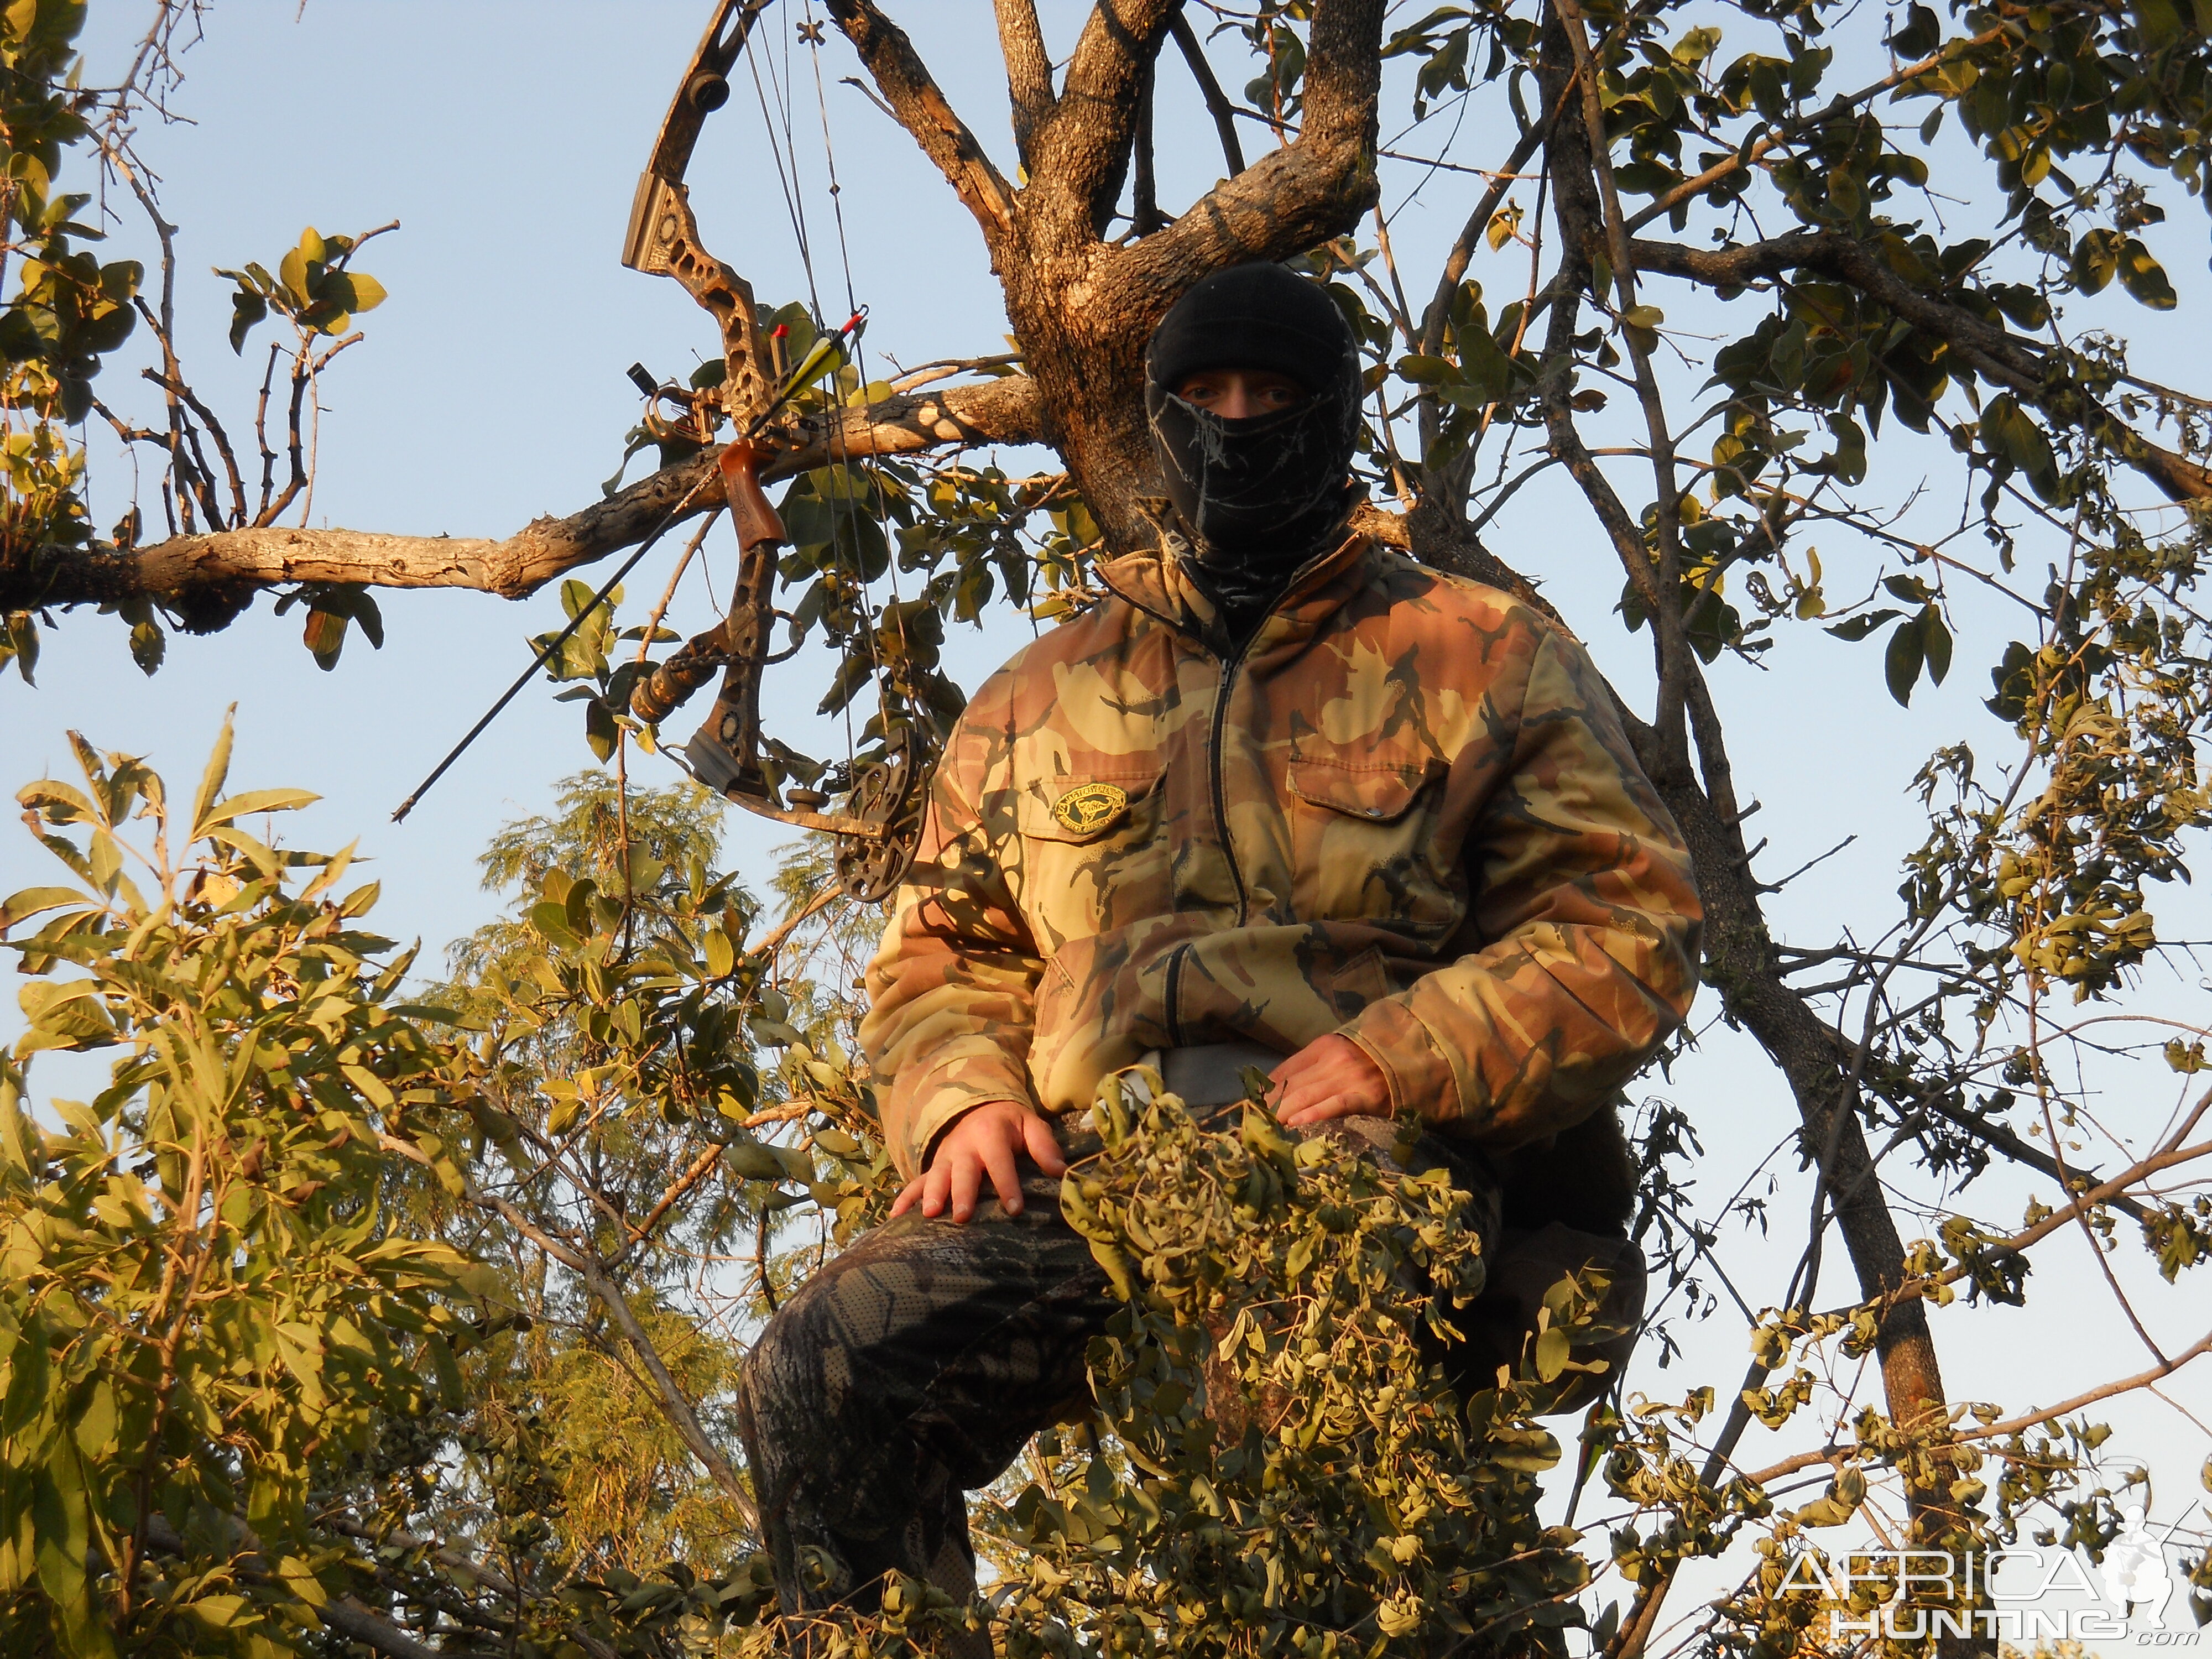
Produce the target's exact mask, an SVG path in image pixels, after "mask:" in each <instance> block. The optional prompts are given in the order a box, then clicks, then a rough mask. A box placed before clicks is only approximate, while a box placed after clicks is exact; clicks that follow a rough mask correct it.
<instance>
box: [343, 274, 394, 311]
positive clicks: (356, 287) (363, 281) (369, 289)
mask: <svg viewBox="0 0 2212 1659" xmlns="http://www.w3.org/2000/svg"><path fill="white" fill-rule="evenodd" d="M345 279H346V287H347V289H349V297H350V300H351V303H350V304H349V306H348V307H347V309H348V310H349V311H354V312H362V311H374V310H375V309H376V308H377V307H379V306H380V305H382V304H383V303H384V301H385V298H386V295H385V292H384V284H383V283H380V282H378V281H377V280H376V278H375V277H374V276H368V275H367V274H366V273H364V272H362V271H358V270H349V271H347V272H346V273H345Z"/></svg>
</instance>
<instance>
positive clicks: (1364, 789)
mask: <svg viewBox="0 0 2212 1659" xmlns="http://www.w3.org/2000/svg"><path fill="white" fill-rule="evenodd" d="M1098 574H1099V575H1100V576H1101V578H1102V579H1103V580H1104V581H1105V583H1106V584H1107V586H1109V588H1110V590H1111V592H1112V595H1113V597H1111V598H1110V599H1108V600H1107V601H1106V602H1105V603H1104V604H1103V605H1100V606H1099V607H1097V609H1095V610H1092V611H1089V612H1087V613H1086V614H1085V615H1083V616H1081V617H1078V618H1077V619H1075V620H1074V621H1072V622H1070V623H1066V624H1064V625H1063V626H1061V627H1060V628H1057V629H1054V631H1052V632H1051V633H1049V634H1048V635H1044V636H1043V637H1042V638H1041V639H1039V640H1038V641H1036V643H1035V644H1034V645H1032V646H1030V647H1028V648H1027V649H1026V650H1024V651H1023V652H1022V653H1019V654H1018V656H1016V657H1015V658H1014V659H1013V660H1012V662H1010V663H1008V664H1007V665H1006V666H1005V667H1004V668H1002V669H1001V670H1000V671H999V672H998V673H997V674H995V675H994V676H993V677H992V678H991V679H990V680H988V681H987V683H986V684H984V685H983V687H982V688H981V690H979V691H978V692H977V693H976V695H975V700H974V701H973V702H970V703H969V705H968V708H967V711H966V713H965V714H963V716H962V717H961V719H960V720H959V722H958V724H957V726H956V728H955V730H954V732H953V733H952V736H951V742H950V744H949V746H948V748H947V750H946V752H945V758H944V761H943V763H942V764H941V765H940V766H939V769H938V773H937V776H936V781H935V783H934V785H933V793H932V797H931V801H930V810H929V821H928V823H927V829H926V830H925V833H924V838H923V842H922V846H921V852H920V854H919V855H918V856H917V858H916V860H915V865H914V868H913V870H912V872H910V874H909V876H908V884H907V885H906V886H905V887H904V888H903V889H902V890H901V891H900V893H899V895H898V897H897V901H896V909H895V911H894V914H893V915H892V917H891V921H890V927H889V928H888V930H887V931H886V932H885V933H884V941H883V945H882V948H881V950H880V951H878V953H877V955H876V957H875V960H874V961H873V963H872V964H871V965H870V967H869V969H868V979H867V985H868V990H869V993H870V995H871V998H872V1010H871V1012H869V1014H868V1016H867V1018H866V1020H865V1021H864V1022H863V1024H862V1025H861V1028H860V1040H861V1043H862V1046H863V1047H864V1048H865V1049H866V1052H867V1054H868V1057H869V1060H870V1061H871V1063H872V1066H873V1067H874V1069H875V1071H876V1073H877V1075H878V1080H879V1083H880V1085H882V1086H883V1095H882V1099H883V1116H884V1132H885V1134H886V1136H887V1138H888V1139H889V1142H890V1148H891V1152H892V1156H893V1158H895V1159H896V1162H897V1164H898V1166H899V1168H900V1170H902V1172H904V1173H906V1174H908V1175H909V1176H911V1175H912V1174H913V1173H914V1172H915V1170H917V1169H918V1168H919V1167H920V1166H921V1164H922V1162H923V1160H924V1159H925V1158H926V1157H927V1152H928V1148H929V1146H930V1145H931V1143H932V1142H933V1140H934V1139H935V1138H936V1137H937V1136H938V1135H939V1133H942V1131H943V1130H944V1129H945V1127H946V1126H947V1125H948V1124H950V1123H951V1121H953V1119H955V1118H957V1116H959V1115H960V1114H961V1113H962V1112H963V1111H964V1110H966V1109H968V1108H969V1107H971V1106H975V1105H978V1104H980V1103H982V1102H984V1101H987V1100H998V1099H1015V1100H1023V1101H1029V1102H1031V1103H1035V1104H1036V1106H1037V1107H1039V1108H1040V1109H1042V1110H1043V1111H1044V1112H1046V1113H1048V1114H1060V1113H1066V1112H1070V1111H1082V1110H1085V1109H1088V1107H1089V1106H1090V1103H1091V1098H1092V1097H1093V1094H1094V1092H1095V1091H1096V1089H1097V1085H1098V1083H1099V1081H1100V1079H1103V1078H1104V1077H1105V1076H1107V1075H1108V1074H1109V1073H1112V1072H1115V1071H1116V1070H1118V1069H1120V1068H1121V1067H1123V1066H1130V1065H1133V1064H1135V1063H1137V1062H1138V1061H1139V1059H1140V1058H1141V1057H1142V1056H1143V1055H1144V1054H1145V1053H1146V1051H1147V1050H1149V1049H1153V1048H1169V1047H1180V1046H1182V1045H1184V1044H1189V1043H1202V1042H1228V1041H1233V1040H1246V1041H1251V1042H1261V1043H1265V1044H1267V1045H1270V1046H1272V1047H1274V1048H1279V1049H1281V1050H1282V1051H1283V1052H1284V1053H1285V1054H1289V1053H1291V1052H1292V1051H1294V1050H1296V1049H1297V1048H1301V1047H1303V1046H1304V1044H1306V1043H1308V1042H1312V1041H1313V1040H1314V1039H1315V1038H1316V1037H1319V1036H1324V1035H1326V1034H1327V1033H1328V1032H1331V1031H1335V1032H1340V1033H1342V1034H1343V1035H1344V1036H1347V1037H1349V1038H1351V1039H1352V1042H1356V1043H1357V1044H1358V1045H1359V1047H1360V1048H1362V1049H1364V1050H1365V1052H1366V1053H1367V1054H1369V1055H1370V1057H1371V1058H1372V1059H1373V1060H1374V1061H1375V1063H1376V1065H1377V1066H1379V1067H1381V1069H1382V1072H1383V1075H1384V1076H1385V1077H1386V1078H1387V1079H1389V1085H1390V1096H1391V1103H1392V1106H1393V1108H1394V1109H1396V1110H1401V1111H1402V1110H1405V1109H1413V1110H1415V1111H1417V1112H1418V1113H1419V1115H1421V1116H1422V1117H1423V1118H1425V1119H1426V1120H1428V1121H1431V1122H1432V1123H1435V1124H1437V1126H1439V1127H1442V1128H1444V1129H1445V1130H1447V1131H1453V1130H1456V1131H1458V1132H1460V1133H1465V1134H1467V1135H1468V1136H1470V1137H1472V1138H1473V1139H1475V1140H1477V1141H1479V1142H1480V1143H1482V1144H1485V1145H1487V1146H1497V1147H1507V1146H1516V1145H1519V1144H1522V1143H1523V1142H1526V1141H1528V1140H1532V1139H1539V1138H1541V1137H1543V1136H1545V1135H1548V1134H1551V1133H1555V1132H1557V1131H1558V1130H1559V1129H1561V1128H1564V1127H1567V1126H1568V1125H1570V1124H1572V1123H1574V1122H1576V1121H1579V1120H1580V1119H1581V1118H1582V1117H1583V1116H1584V1115H1587V1114H1588V1113H1589V1112H1590V1111H1591V1110H1592V1109H1594V1108H1595V1106H1596V1105H1597V1104H1598V1103H1600V1102H1601V1101H1602V1100H1603V1099H1605V1098H1606V1097H1607V1096H1608V1095H1609V1094H1610V1093H1611V1091H1613V1090H1614V1089H1615V1088H1617V1087H1618V1086H1619V1085H1620V1084H1621V1083H1622V1082H1623V1081H1624V1080H1626V1079H1627V1078H1628V1077H1629V1076H1630V1075H1631V1074H1632V1073H1633V1072H1634V1071H1635V1070H1636V1068H1637V1067H1638V1066H1639V1065H1641V1064H1642V1063H1643V1061H1644V1060H1645V1059H1647V1058H1648V1057H1649V1056H1650V1054H1651V1053H1652V1051H1653V1050H1654V1048H1656V1046H1657V1045H1658V1043H1659V1042H1660V1041H1661V1040H1662V1038H1663V1037H1664V1036H1666V1034H1667V1033H1668V1031H1669V1030H1672V1029H1673V1028H1674V1026H1675V1025H1676V1024H1678V1023H1679V1022H1680V1020H1681V1018H1683V1016H1684V1014H1685V1013H1686V1011H1687V1009H1688V1006H1689V1002H1690V998H1691V995H1692V992H1693V991H1694V989H1695V987H1696V983H1697V963H1698V931H1699V918H1700V912H1699V904H1698V896H1697V892H1696V890H1695V888H1694V887H1693V885H1692V880H1691V875H1690V866H1689V860H1688V857H1687V855H1686V853H1685V851H1684V848H1683V845H1682V842H1681V837H1680V834H1679V832H1678V831H1677V830H1676V829H1675V827H1674V822H1673V820H1672V819H1671V818H1670V817H1668V812H1667V810H1666V808H1665V807H1664V806H1663V805H1662V804H1661V803H1660V801H1659V799H1658V797H1657V796H1656V793H1654V792H1653V790H1652V788H1651V786H1650V782H1649V781H1647V780H1646V779H1645V778H1644V775H1643V773H1642V771H1641V770H1640V769H1638V765H1637V763H1636V761H1635V758H1634V757H1633V756H1632V753H1631V751H1630V749H1629V746H1628V742H1627V739H1626V737H1625V735H1624V734H1623V732H1622V731H1621V728H1620V724H1619V722H1618V721H1617V720H1616V719H1615V717H1614V714H1613V708H1612V706H1611V704H1610V702H1609V701H1608V699H1607V692H1606V689H1605V687H1604V685H1603V684H1602V683H1601V680H1600V679H1599V678H1598V674H1597V671H1596V669H1595V666H1594V665H1592V664H1591V663H1590V661H1589V658H1588V657H1587V656H1586V655H1585V654H1584V653H1583V650H1582V648H1581V647H1579V646H1578V645H1577V644H1576V643H1575V642H1574V641H1572V640H1571V639H1569V638H1568V637H1566V636H1565V635H1564V634H1562V633H1561V632H1560V631H1559V629H1557V628H1555V627H1553V625H1552V624H1551V623H1548V622H1547V621H1546V620H1545V619H1544V618H1543V617H1541V616H1540V615H1538V614H1537V613H1535V612H1534V611H1530V610H1529V609H1528V608H1527V607H1526V606H1524V605H1520V604H1518V603H1516V601H1514V600H1513V599H1510V598H1509V597H1508V596H1507V595H1505V594H1503V593H1501V592H1497V591H1496V590H1494V589H1492V588H1488V587H1485V586H1480V585H1478V584H1476V583H1474V582H1469V581H1464V580H1457V579H1455V578H1452V577H1449V576H1444V575H1441V574H1437V572H1435V571H1432V570H1429V569H1427V568H1424V567H1422V566H1420V565H1418V564H1416V563H1414V562H1413V561H1412V560H1410V559H1407V558H1406V557H1404V556H1401V555H1400V554H1397V553H1395V552H1393V551H1391V550H1389V549H1388V548H1385V547H1383V546H1382V545H1380V544H1376V543H1373V542H1370V541H1367V540H1365V539H1364V538H1354V539H1352V540H1351V541H1349V542H1347V543H1346V544H1344V545H1343V546H1342V547H1340V548H1339V549H1338V550H1336V551H1335V552H1334V553H1333V554H1331V555H1330V556H1328V557H1326V558H1324V559H1320V560H1316V561H1315V562H1313V563H1312V564H1310V566H1308V567H1307V568H1305V569H1304V570H1302V571H1301V572H1300V573H1299V574H1298V576H1297V578H1296V579H1295V580H1294V581H1293V583H1292V586H1291V591H1290V592H1288V593H1287V594H1286V595H1285V597H1284V599H1282V600H1280V601H1279V602H1278V604H1277V605H1275V607H1274V609H1273V611H1271V612H1270V613H1269V615H1268V616H1267V619H1266V621H1265V622H1263V623H1261V626H1260V628H1259V630H1258V632H1257V633H1256V634H1255V635H1254V637H1253V638H1252V639H1251V640H1249V641H1248V642H1247V644H1246V645H1245V647H1244V648H1243V650H1242V651H1241V652H1230V653H1227V654H1226V655H1224V654H1222V653H1221V651H1220V649H1219V638H1218V633H1217V632H1216V630H1214V629H1212V626H1211V623H1212V606H1211V605H1209V604H1208V602H1207V600H1206V598H1205V596H1204V595H1203V594H1202V593H1200V592H1199V591H1198V590H1197V588H1196V587H1195V586H1194V585H1193V584H1192V583H1191V582H1190V581H1189V580H1188V578H1187V577H1186V576H1185V575H1184V574H1182V569H1181V567H1180V566H1179V564H1177V563H1176V562H1175V561H1174V560H1173V559H1172V558H1163V557H1162V556H1158V555H1157V554H1133V555H1130V556H1127V557H1124V558H1121V559H1117V560H1115V561H1114V562H1111V563H1109V564H1107V565H1105V566H1104V567H1103V568H1102V569H1101V570H1100V571H1099V573H1098ZM1209 641H1212V644H1211V645H1210V644H1209Z"/></svg>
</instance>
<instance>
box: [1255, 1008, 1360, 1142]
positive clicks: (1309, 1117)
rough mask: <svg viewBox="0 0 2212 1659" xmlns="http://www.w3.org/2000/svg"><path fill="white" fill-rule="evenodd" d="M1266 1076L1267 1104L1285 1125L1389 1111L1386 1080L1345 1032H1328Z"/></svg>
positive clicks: (1300, 1125) (1304, 1124) (1289, 1126)
mask: <svg viewBox="0 0 2212 1659" xmlns="http://www.w3.org/2000/svg"><path fill="white" fill-rule="evenodd" d="M1268 1076H1269V1078H1270V1079H1273V1083H1274V1085H1275V1086H1274V1087H1273V1089H1272V1090H1270V1091H1268V1094H1267V1103H1268V1104H1269V1105H1271V1106H1273V1108H1274V1109H1275V1117H1276V1121H1279V1122H1280V1123H1281V1124H1283V1125H1284V1126H1285V1127H1286V1128H1292V1129H1296V1128H1302V1127H1306V1126H1307V1125H1310V1124H1315V1123H1327V1122H1328V1121H1330V1120H1331V1119H1333V1118H1340V1117H1388V1116H1389V1115H1390V1085H1389V1079H1386V1078H1384V1077H1383V1070H1382V1068H1381V1067H1380V1066H1377V1065H1376V1063H1375V1062H1374V1061H1373V1060H1370V1059H1368V1057H1367V1055H1366V1053H1365V1051H1364V1050H1363V1049H1362V1048H1360V1047H1359V1045H1358V1043H1356V1042H1352V1039H1351V1038H1350V1037H1344V1036H1337V1035H1336V1033H1334V1031H1332V1032H1330V1033H1329V1035H1328V1036H1325V1037H1316V1039H1315V1040H1314V1041H1313V1042H1309V1043H1308V1044H1306V1046H1305V1047H1304V1048H1301V1049H1299V1050H1298V1051H1297V1053H1296V1054H1292V1055H1291V1057H1290V1058H1289V1059H1288V1060H1285V1061H1284V1062H1283V1063H1282V1064H1281V1065H1279V1066H1277V1067H1275V1069H1274V1070H1273V1072H1271V1073H1268Z"/></svg>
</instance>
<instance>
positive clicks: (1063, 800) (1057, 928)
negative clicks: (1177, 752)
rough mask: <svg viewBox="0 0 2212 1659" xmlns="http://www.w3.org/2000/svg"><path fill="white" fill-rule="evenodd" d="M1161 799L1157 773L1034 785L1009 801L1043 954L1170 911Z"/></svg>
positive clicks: (1024, 899) (1025, 892) (1100, 774)
mask: <svg viewBox="0 0 2212 1659" xmlns="http://www.w3.org/2000/svg"><path fill="white" fill-rule="evenodd" d="M1164 795H1165V791H1164V790H1163V789H1162V788H1161V787H1160V769H1159V768H1158V766H1157V765H1154V766H1152V767H1150V768H1146V769H1127V770H1124V769H1115V770H1112V771H1106V770H1100V771H1095V772H1091V773H1086V774H1084V775H1080V776H1062V777H1053V778H1039V779H1036V780H1035V781H1032V782H1031V783H1030V784H1029V785H1028V786H1027V787H1024V788H1023V789H1022V790H1021V791H1020V792H1019V793H1018V794H1017V795H1016V796H1015V798H1014V823H1015V828H1016V829H1017V830H1018V833H1019V838H1020V842H1021V848H1020V867H1021V880H1020V891H1021V904H1022V909H1023V911H1024V914H1025V915H1027V916H1028V918H1029V921H1030V927H1032V928H1033V929H1034V930H1035V931H1036V933H1037V935H1038V937H1039V938H1040V939H1041V940H1043V941H1046V942H1047V944H1048V949H1057V948H1058V947H1059V945H1060V944H1062V943H1064V942H1065V941H1066V940H1068V939H1087V938H1091V937H1093V936H1095V935H1097V934H1098V933H1105V932H1108V931H1109V930H1111V929H1113V928H1115V927H1123V926H1126V925H1127V924H1128V923H1129V922H1131V921H1139V920H1142V919H1143V918H1145V917H1147V916H1151V915H1158V914H1160V913H1161V912H1163V911H1164V910H1166V909H1168V908H1171V907H1170V904H1169V902H1168V897H1167V896H1168V892H1169V877H1170V856H1169V849H1168V846H1167V838H1166V837H1165V836H1164V835H1163V834H1162V833H1161V827H1162V826H1161V813H1162V802H1163V799H1164Z"/></svg>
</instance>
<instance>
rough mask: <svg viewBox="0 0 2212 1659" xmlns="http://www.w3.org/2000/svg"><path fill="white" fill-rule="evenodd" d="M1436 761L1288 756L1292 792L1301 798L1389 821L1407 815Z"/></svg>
mask: <svg viewBox="0 0 2212 1659" xmlns="http://www.w3.org/2000/svg"><path fill="white" fill-rule="evenodd" d="M1437 770H1438V767H1437V763H1435V762H1434V761H1430V762H1427V763H1421V764H1407V765H1393V764H1391V763H1388V762H1370V763H1366V764H1364V765H1362V764H1355V763H1346V762H1344V761H1332V760H1315V759H1312V758H1310V757H1303V756H1293V757H1291V766H1290V773H1291V793H1292V794H1294V795H1296V796H1297V798H1298V799H1300V800H1303V801H1309V802H1310V803H1311V804H1312V805H1316V806H1326V807H1328V809H1329V810H1330V811H1333V812H1342V813H1344V814H1346V816H1348V817H1356V818H1368V819H1370V820H1372V821H1373V822H1375V823H1390V822H1392V821H1393V820H1394V819H1397V818H1401V817H1405V816H1406V813H1407V811H1408V809H1410V808H1411V807H1412V806H1413V803H1414V801H1416V800H1417V799H1419V798H1420V793H1421V791H1422V790H1423V789H1425V788H1426V787H1428V783H1429V780H1430V779H1431V778H1432V777H1434V776H1435V775H1436V774H1437Z"/></svg>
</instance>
